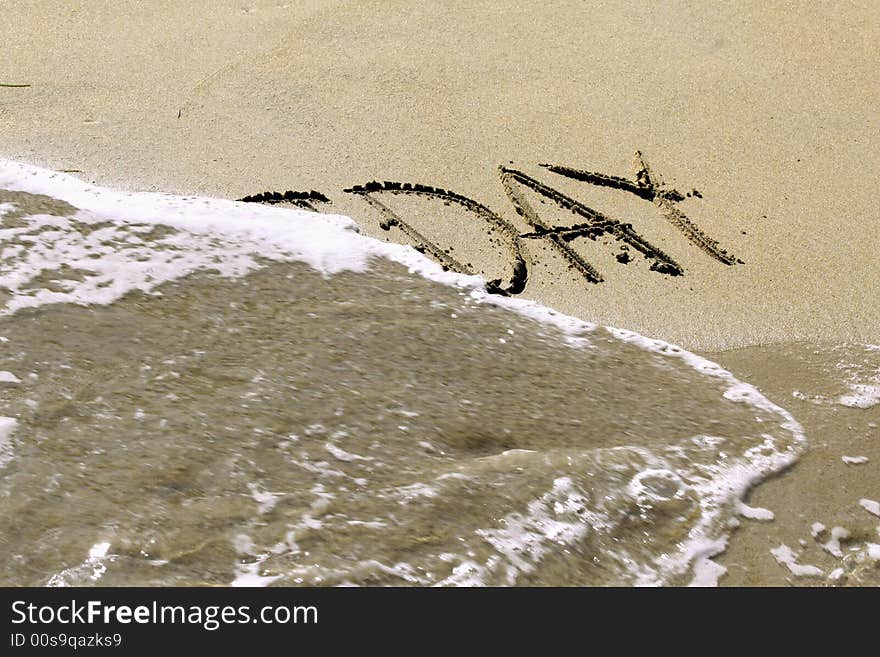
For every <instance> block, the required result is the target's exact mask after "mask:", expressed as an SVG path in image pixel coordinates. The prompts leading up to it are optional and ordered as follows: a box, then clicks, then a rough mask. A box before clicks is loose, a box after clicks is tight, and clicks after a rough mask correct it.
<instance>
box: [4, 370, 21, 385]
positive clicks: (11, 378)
mask: <svg viewBox="0 0 880 657" xmlns="http://www.w3.org/2000/svg"><path fill="white" fill-rule="evenodd" d="M0 383H10V384H13V385H15V384H17V383H21V379H19V378H18V377H17V376H15V374H13V373H12V372H7V371H6V370H2V371H0Z"/></svg>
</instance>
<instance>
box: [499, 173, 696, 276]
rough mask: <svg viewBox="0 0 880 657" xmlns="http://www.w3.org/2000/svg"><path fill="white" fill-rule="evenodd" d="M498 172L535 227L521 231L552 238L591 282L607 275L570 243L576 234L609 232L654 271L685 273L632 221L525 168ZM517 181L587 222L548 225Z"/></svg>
mask: <svg viewBox="0 0 880 657" xmlns="http://www.w3.org/2000/svg"><path fill="white" fill-rule="evenodd" d="M499 172H500V174H501V183H502V184H503V185H504V191H505V192H507V196H508V198H509V199H510V202H511V203H513V207H514V208H516V211H517V213H518V214H519V215H520V216H521V217H522V218H523V219H525V220H526V221H527V222H528V223H529V225H531V226H532V227H533V228H534V229H535V232H534V233H527V234H525V235H522V237H529V238H547V239H549V240H550V244H551V245H553V247H554V248H556V250H558V251H559V252H560V253H562V255H563V256H564V257H565V259H566V260H568V261H569V263H570V264H571V265H572V266H573V267H574V268H575V269H576V270H578V271H579V272H580V273H581V274H582V275H583V276H584V278H586V279H587V280H588V281H589V282H591V283H601V282H602V281H603V280H604V279H603V278H602V276H601V275H600V274H599V272H598V271H597V270H596V269H595V268H594V267H593V266H592V265H591V264H590V263H588V262H587V261H586V260H585V259H584V258H582V257H581V256H580V255H579V254H578V253H576V252H575V251H574V249H572V248H571V247H570V246H568V244H567V242H570V241H571V240H573V239H575V238H577V237H588V238H589V239H591V240H593V241H595V240H596V239H597V238H598V237H600V236H602V235H604V234H608V235H610V236H612V237H613V238H614V239H616V240H618V241H620V242H623V243H624V244H627V245H629V246H631V247H633V248H634V249H636V250H637V251H639V252H640V253H641V254H642V255H644V256H645V258H646V259H648V260H653V262H652V263H651V271H656V272H660V273H661V274H668V275H670V276H681V275H683V274H684V270H683V269H682V268H681V266H680V265H679V264H678V263H677V262H675V260H673V259H672V258H671V257H670V256H668V255H667V254H665V253H664V252H663V251H661V250H660V249H659V248H657V247H656V246H653V245H652V244H650V243H649V242H648V241H647V240H646V239H644V238H643V237H642V236H641V235H639V234H638V233H636V232H635V231H634V230H633V227H632V224H625V223H622V222H620V221H617V220H616V219H611V218H610V217H607V216H605V215H604V214H602V213H601V212H598V211H596V210H593V209H592V208H590V207H587V206H586V205H584V204H583V203H581V202H580V201H576V200H575V199H573V198H571V197H570V196H566V195H565V194H563V193H562V192H559V191H557V190H555V189H553V188H552V187H550V186H548V185H545V184H544V183H542V182H540V181H538V180H536V179H534V178H532V177H531V176H529V175H527V174H525V173H523V172H522V171H518V170H516V169H510V168H508V167H504V166H502V167H500V168H499ZM615 180H622V179H615ZM514 182H516V183H519V184H521V185H523V186H524V187H528V188H529V189H531V190H533V191H534V192H537V193H538V194H540V195H541V196H544V197H545V198H548V199H550V200H551V201H553V202H554V203H556V204H557V205H559V206H560V207H562V208H564V209H566V210H570V211H571V212H573V213H574V214H576V215H578V216H580V217H583V218H584V219H586V220H587V221H586V222H585V223H581V224H575V225H574V226H548V225H547V224H545V223H544V222H543V221H541V218H540V217H539V216H538V213H537V212H536V211H535V209H534V208H533V207H532V206H531V204H530V203H529V202H528V201H527V200H526V198H525V197H524V196H523V195H522V194H521V193H519V191H518V190H517V189H516V188H515V187H514V186H513V183H514ZM618 261H619V262H623V261H621V260H620V259H618ZM626 262H629V258H627V260H626ZM626 262H624V263H623V264H626Z"/></svg>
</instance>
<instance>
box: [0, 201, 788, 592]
mask: <svg viewBox="0 0 880 657" xmlns="http://www.w3.org/2000/svg"><path fill="white" fill-rule="evenodd" d="M0 202H3V203H5V205H4V206H2V207H4V208H5V209H4V212H5V214H4V216H3V217H2V221H3V227H4V231H3V233H2V236H3V239H4V240H5V243H4V246H5V247H7V249H8V248H10V247H20V248H12V250H5V251H3V270H2V274H3V279H2V280H3V281H4V282H5V287H6V289H7V292H6V298H5V300H4V301H5V304H6V309H7V314H6V315H5V316H3V317H0V336H3V337H4V338H5V341H4V342H3V343H2V344H0V370H3V371H6V372H9V373H10V375H11V377H13V378H14V379H15V381H12V380H11V379H10V381H9V382H7V383H4V384H0V385H2V386H3V387H2V388H0V416H5V417H8V418H12V419H13V420H14V421H15V426H14V428H13V430H12V431H7V432H6V433H7V436H6V440H5V442H4V444H3V445H2V461H0V463H2V464H3V465H0V468H2V469H0V542H2V547H3V550H4V553H5V554H6V555H7V558H6V559H4V560H3V561H2V564H0V582H2V583H4V584H11V585H44V584H52V585H65V584H68V585H84V584H99V585H111V586H112V585H186V584H219V585H226V584H233V583H234V584H277V585H296V584H305V585H314V584H320V585H337V584H390V585H403V584H420V585H424V584H464V585H469V584H490V585H495V584H534V585H555V584H561V585H572V584H577V585H584V584H590V585H592V584H634V583H636V584H659V583H670V584H683V583H688V582H690V581H692V580H695V579H696V580H697V581H698V582H703V583H707V582H709V583H710V582H711V581H712V580H713V573H714V576H717V571H716V569H715V567H714V566H713V565H712V564H711V562H708V561H707V559H706V558H707V557H708V556H711V555H712V554H715V553H717V552H719V551H720V550H721V549H722V548H723V546H724V544H725V541H726V537H727V535H728V533H729V531H730V527H729V526H730V524H731V522H732V518H733V516H734V515H735V507H736V503H737V500H738V499H739V497H740V496H741V495H743V494H744V493H745V491H746V490H747V489H748V487H749V486H750V485H751V484H752V483H755V482H756V481H758V480H760V479H761V478H763V477H766V476H767V475H768V474H770V473H771V472H774V471H776V470H778V469H780V468H781V467H783V466H784V465H786V464H787V463H790V462H791V461H792V460H793V459H794V458H795V456H796V455H797V454H798V453H799V452H800V451H801V449H802V439H801V436H800V433H799V431H798V427H797V425H796V423H793V422H792V420H791V417H790V416H788V415H787V413H785V412H784V411H782V409H780V408H778V407H775V406H773V405H772V404H770V403H769V402H766V400H764V399H763V398H762V397H761V396H760V395H759V394H758V393H757V391H755V390H753V389H750V388H749V387H748V386H743V385H742V384H738V383H737V382H736V381H735V380H734V379H732V377H730V376H729V375H726V373H724V372H723V371H721V370H720V369H719V368H713V367H712V366H711V364H708V363H701V362H700V361H699V359H696V357H692V355H690V354H688V353H687V352H684V351H682V350H680V349H677V348H673V347H669V346H668V345H663V343H659V342H649V341H646V340H644V339H642V338H640V336H636V335H634V334H628V333H626V332H620V331H616V330H610V331H609V330H605V329H600V328H591V327H589V326H587V325H583V326H582V328H581V329H578V330H572V329H571V328H569V329H568V330H565V331H564V330H562V329H561V328H559V327H557V326H554V325H552V324H550V323H547V322H540V321H537V320H536V319H533V318H530V317H527V316H524V315H523V314H522V313H518V312H515V308H514V309H509V308H505V307H498V306H497V305H496V304H495V301H494V299H493V298H491V297H486V296H485V295H482V296H481V295H479V294H476V293H475V292H474V291H472V290H470V289H468V288H467V287H463V286H457V287H456V286H450V285H442V284H440V283H437V282H432V281H429V280H426V279H425V278H422V277H421V276H418V275H415V274H413V273H411V272H410V271H407V269H406V268H405V267H403V266H402V265H400V264H396V263H392V262H390V261H388V260H386V259H384V258H373V259H372V260H370V263H369V267H368V268H367V269H366V270H365V271H342V272H339V273H335V274H333V275H328V274H326V273H321V272H319V271H316V270H315V269H314V268H313V267H311V266H309V265H307V264H304V263H302V262H296V261H295V260H296V259H297V258H295V257H293V256H290V255H289V254H287V253H280V252H278V251H277V250H276V251H275V252H271V250H269V251H267V250H266V249H265V248H264V245H261V244H259V243H257V242H255V243H254V244H251V245H247V244H244V245H243V244H242V242H241V241H240V240H237V241H236V240H230V239H227V238H224V237H223V236H222V235H217V236H214V237H210V238H208V237H205V236H204V235H197V234H191V233H187V232H186V231H183V230H179V229H174V228H156V227H154V226H148V225H143V224H139V223H137V222H127V223H125V222H120V221H117V220H115V219H111V220H108V219H107V217H100V216H91V215H88V214H83V213H78V214H76V220H73V219H71V217H72V216H73V214H74V210H75V209H74V208H71V207H64V206H62V205H56V204H54V203H53V202H52V201H51V200H47V199H46V198H45V197H29V196H28V195H21V194H19V195H17V196H14V197H13V195H10V194H8V193H7V194H6V196H4V197H2V198H0ZM254 211H255V212H259V210H254ZM102 231H103V232H102ZM59 253H61V254H62V256H63V257H59V256H58V254H59ZM64 254H67V255H66V256H65V255H64ZM71 259H73V260H71ZM90 261H91V262H92V263H93V265H92V266H86V264H84V263H88V262H90ZM69 262H75V266H71V265H69V264H68V263H69ZM39 263H43V264H42V265H40V264H39ZM181 263H185V266H183V265H181ZM63 265H66V268H65V267H64V266H63ZM175 267H176V269H175ZM125 286H127V288H126V287H125ZM126 290H127V291H126ZM89 300H92V301H100V302H101V303H104V304H105V305H94V304H93V305H78V304H82V303H85V302H86V301H89ZM53 302H54V303H53ZM497 303H502V304H503V303H504V302H503V301H498V302H497ZM532 314H534V312H532Z"/></svg>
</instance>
